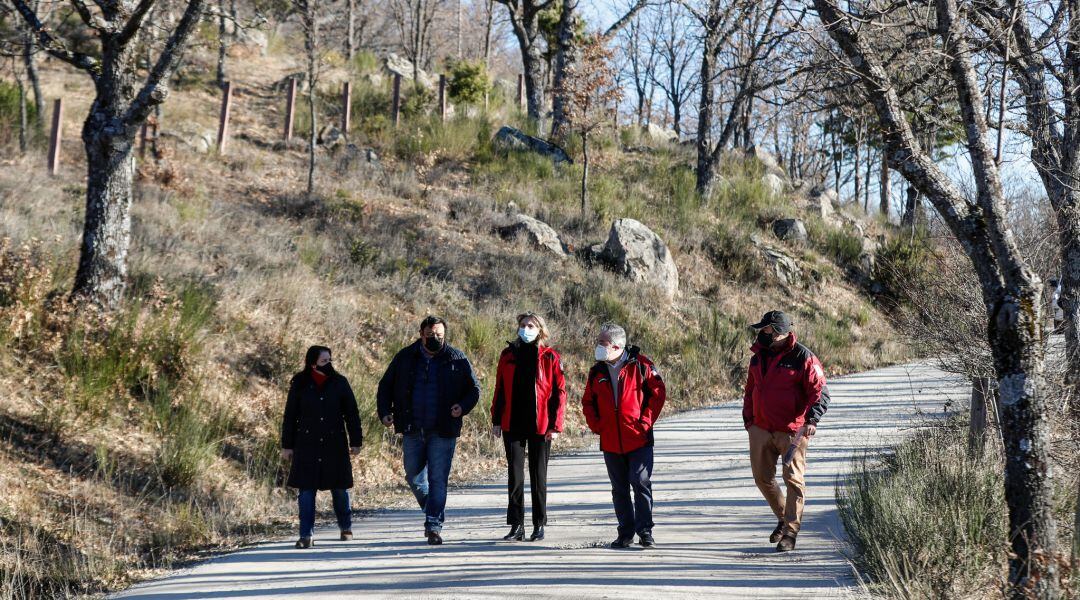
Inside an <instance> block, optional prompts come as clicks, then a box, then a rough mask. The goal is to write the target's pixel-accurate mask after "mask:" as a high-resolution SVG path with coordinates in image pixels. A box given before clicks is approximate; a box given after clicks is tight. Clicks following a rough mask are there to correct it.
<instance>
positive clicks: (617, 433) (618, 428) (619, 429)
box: [605, 361, 630, 454]
mask: <svg viewBox="0 0 1080 600" xmlns="http://www.w3.org/2000/svg"><path fill="white" fill-rule="evenodd" d="M629 362H630V361H627V364H629ZM625 366H626V365H623V367H625ZM605 368H606V367H605ZM622 376H623V369H619V374H618V378H619V379H622ZM608 383H610V384H611V397H612V398H614V399H615V437H617V438H618V439H619V454H626V450H624V449H623V443H622V425H621V423H619V420H620V418H621V416H622V415H620V414H619V398H618V394H617V393H616V392H615V390H616V387H615V383H616V382H615V381H612V380H611V373H608ZM620 387H622V388H623V389H625V387H626V386H620Z"/></svg>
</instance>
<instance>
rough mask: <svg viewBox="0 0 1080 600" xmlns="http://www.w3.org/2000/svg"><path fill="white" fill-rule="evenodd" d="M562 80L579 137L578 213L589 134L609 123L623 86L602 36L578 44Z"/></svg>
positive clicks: (585, 199)
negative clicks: (580, 168)
mask: <svg viewBox="0 0 1080 600" xmlns="http://www.w3.org/2000/svg"><path fill="white" fill-rule="evenodd" d="M580 51H581V54H580V57H579V58H580V60H578V61H575V62H574V63H573V65H572V66H571V67H570V69H569V70H568V72H567V77H566V79H565V80H564V81H563V85H564V87H563V90H564V92H565V94H566V99H567V104H566V108H567V112H568V113H569V116H570V119H569V122H570V123H572V124H573V128H574V132H575V133H577V134H578V135H579V136H581V158H582V160H581V164H582V170H581V212H582V213H585V212H586V211H588V208H589V135H590V134H591V133H592V132H594V131H596V130H597V129H599V128H600V127H602V126H603V125H605V124H606V123H609V122H610V120H611V111H612V110H613V109H615V107H616V106H618V103H619V99H620V98H621V97H622V89H621V88H620V87H619V85H618V84H617V83H616V73H617V69H616V68H615V65H614V64H613V62H612V53H611V50H609V49H608V48H607V44H606V40H605V38H604V37H603V36H591V37H590V38H589V39H588V40H586V42H585V43H584V44H582V45H581V47H580Z"/></svg>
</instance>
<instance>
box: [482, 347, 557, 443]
mask: <svg viewBox="0 0 1080 600" xmlns="http://www.w3.org/2000/svg"><path fill="white" fill-rule="evenodd" d="M536 360H537V361H538V363H539V364H537V365H536V433H538V434H541V435H542V434H546V433H547V432H549V431H557V432H559V433H561V432H562V430H563V416H565V414H566V380H565V378H564V377H563V370H562V360H561V359H560V358H559V353H558V352H556V351H555V349H554V348H551V347H549V346H539V347H538V348H537V349H536ZM514 361H515V356H514V349H513V348H512V347H507V348H506V349H505V350H503V351H502V354H501V355H499V366H498V368H497V369H496V371H495V397H494V398H493V399H492V401H491V424H492V425H498V426H499V427H501V428H502V430H503V431H509V430H510V407H511V405H512V404H513V403H512V402H510V394H511V392H512V391H513V389H514Z"/></svg>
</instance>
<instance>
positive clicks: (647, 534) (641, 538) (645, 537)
mask: <svg viewBox="0 0 1080 600" xmlns="http://www.w3.org/2000/svg"><path fill="white" fill-rule="evenodd" d="M638 543H639V544H641V547H642V548H652V547H653V546H655V545H656V540H654V539H653V536H652V532H651V531H642V532H641V533H639V534H638Z"/></svg>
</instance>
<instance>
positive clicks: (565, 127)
mask: <svg viewBox="0 0 1080 600" xmlns="http://www.w3.org/2000/svg"><path fill="white" fill-rule="evenodd" d="M577 4H578V0H563V2H562V12H561V13H560V15H559V31H558V43H559V46H558V49H557V51H556V52H555V69H554V73H553V76H554V80H553V85H552V88H553V89H554V90H555V94H554V95H553V97H552V102H551V138H552V139H554V140H556V141H559V140H563V139H565V138H566V136H567V135H568V132H569V129H570V127H571V126H572V124H571V122H570V113H569V110H568V106H567V104H568V102H569V99H568V98H567V97H566V90H564V89H563V87H564V86H565V84H566V78H567V77H568V75H569V73H570V70H571V69H573V66H574V63H575V62H577V45H576V44H575V43H574V29H575V26H576V25H577V20H578V17H577Z"/></svg>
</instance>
